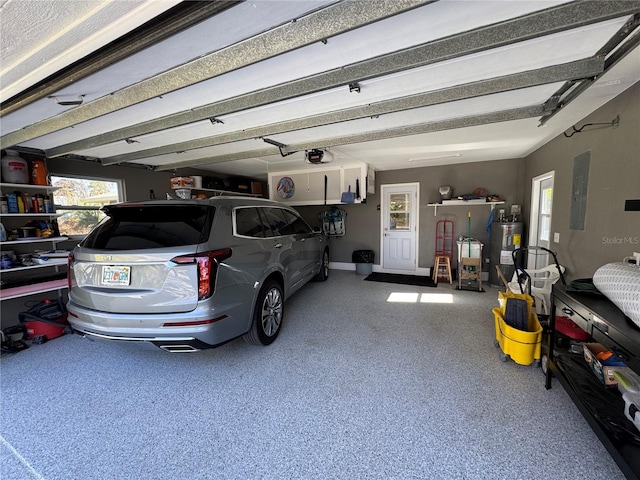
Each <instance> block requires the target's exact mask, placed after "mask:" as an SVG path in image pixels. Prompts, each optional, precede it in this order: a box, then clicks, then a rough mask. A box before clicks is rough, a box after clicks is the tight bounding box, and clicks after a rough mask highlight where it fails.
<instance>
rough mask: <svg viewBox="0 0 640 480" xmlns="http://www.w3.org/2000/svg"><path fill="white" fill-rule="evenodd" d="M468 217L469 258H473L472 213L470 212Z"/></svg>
mask: <svg viewBox="0 0 640 480" xmlns="http://www.w3.org/2000/svg"><path fill="white" fill-rule="evenodd" d="M468 217H469V220H468V221H467V223H468V224H469V226H468V230H469V258H471V212H469V214H468Z"/></svg>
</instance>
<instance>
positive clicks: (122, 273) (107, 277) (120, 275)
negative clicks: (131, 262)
mask: <svg viewBox="0 0 640 480" xmlns="http://www.w3.org/2000/svg"><path fill="white" fill-rule="evenodd" d="M130 283H131V267H125V266H122V267H120V266H111V265H105V266H104V267H102V285H129V284H130Z"/></svg>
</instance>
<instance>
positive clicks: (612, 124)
mask: <svg viewBox="0 0 640 480" xmlns="http://www.w3.org/2000/svg"><path fill="white" fill-rule="evenodd" d="M618 125H620V115H618V116H617V117H616V118H614V119H613V120H611V121H610V122H605V123H585V124H584V125H582V126H581V127H580V128H576V127H575V126H573V127H571V128H572V129H573V132H571V133H570V134H569V135H567V133H566V132H565V133H564V136H565V137H567V138H571V137H573V136H574V135H575V134H576V133H581V132H582V130H584V129H585V128H586V127H594V126H602V127H612V128H617V126H618Z"/></svg>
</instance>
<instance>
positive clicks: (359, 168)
mask: <svg viewBox="0 0 640 480" xmlns="http://www.w3.org/2000/svg"><path fill="white" fill-rule="evenodd" d="M369 170H370V169H369V168H368V166H367V164H366V163H363V162H358V163H353V164H348V165H336V166H332V165H308V167H307V168H305V169H300V170H288V171H282V172H271V173H269V198H270V199H271V200H278V201H280V202H282V203H287V204H289V205H325V204H326V205H337V204H341V203H342V202H341V197H342V193H343V192H346V191H348V190H349V186H350V187H351V192H353V193H359V195H360V196H359V198H358V195H356V200H355V203H363V202H364V201H365V200H366V198H367V191H371V189H368V188H367V179H368V175H369V173H370V171H369Z"/></svg>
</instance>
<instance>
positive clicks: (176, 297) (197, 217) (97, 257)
mask: <svg viewBox="0 0 640 480" xmlns="http://www.w3.org/2000/svg"><path fill="white" fill-rule="evenodd" d="M103 210H104V211H105V213H106V214H107V218H105V220H103V221H102V222H101V223H100V224H99V225H98V226H96V228H94V229H93V230H92V231H91V233H89V235H88V236H87V237H86V238H85V239H84V240H83V241H82V242H81V243H80V245H79V246H78V247H76V249H75V250H74V252H73V255H72V257H71V259H70V267H71V268H70V287H71V288H70V289H69V300H70V301H71V302H73V303H74V304H76V305H78V306H81V307H85V308H89V309H92V310H98V311H101V312H109V313H151V314H153V313H178V312H188V311H191V310H193V309H195V308H196V306H197V304H198V300H199V297H201V296H202V294H201V292H199V287H200V286H201V285H200V283H201V282H200V277H201V275H200V273H199V269H200V268H201V266H202V265H200V264H199V260H198V257H196V254H202V253H203V252H202V250H204V249H203V247H202V244H204V243H206V242H207V240H208V238H209V234H210V232H211V226H212V223H213V218H214V214H215V208H214V207H212V206H210V205H209V204H208V203H206V202H190V201H186V202H185V201H182V202H146V203H138V204H133V203H129V204H118V205H110V206H107V207H105V208H104V209H103ZM210 257H211V256H210V254H209V257H208V258H210ZM212 260H213V261H214V262H216V261H217V260H216V258H215V257H214V258H213V259H212ZM216 266H217V265H216ZM212 280H213V281H215V272H214V275H213V278H212Z"/></svg>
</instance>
